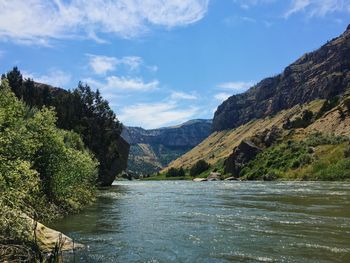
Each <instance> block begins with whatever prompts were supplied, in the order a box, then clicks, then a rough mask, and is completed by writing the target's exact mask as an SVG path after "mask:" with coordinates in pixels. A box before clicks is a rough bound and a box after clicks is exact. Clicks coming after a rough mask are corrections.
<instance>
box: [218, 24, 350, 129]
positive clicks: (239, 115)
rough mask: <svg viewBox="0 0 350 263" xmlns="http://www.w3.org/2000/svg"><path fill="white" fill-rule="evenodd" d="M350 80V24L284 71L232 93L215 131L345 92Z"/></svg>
mask: <svg viewBox="0 0 350 263" xmlns="http://www.w3.org/2000/svg"><path fill="white" fill-rule="evenodd" d="M349 83H350V25H349V26H348V28H347V30H346V31H345V32H344V33H343V34H342V35H341V36H339V37H337V38H335V39H333V40H331V41H329V42H328V43H327V44H325V45H323V46H322V47H321V48H320V49H318V50H316V51H314V52H311V53H308V54H305V55H304V56H302V57H301V58H300V59H298V60H297V61H296V62H294V63H293V64H291V65H289V66H288V67H287V68H286V69H285V70H284V71H283V73H281V74H279V75H277V76H275V77H271V78H266V79H264V80H262V81H261V82H260V83H258V84H257V85H255V86H254V87H252V88H251V89H249V90H248V91H247V92H245V93H243V94H238V95H233V96H231V97H230V98H228V99H227V100H226V101H224V102H223V103H222V104H221V105H220V106H219V107H218V109H217V111H216V112H215V115H214V119H213V130H214V131H221V130H226V129H232V128H235V127H238V126H240V125H242V124H244V123H247V122H249V121H251V120H252V119H259V118H264V117H266V116H269V115H273V114H276V113H277V112H279V111H281V110H283V109H289V108H292V107H293V106H295V105H297V104H304V103H307V102H310V101H312V100H315V99H327V98H330V97H333V96H335V95H339V94H342V93H343V92H344V91H345V90H346V88H348V87H349Z"/></svg>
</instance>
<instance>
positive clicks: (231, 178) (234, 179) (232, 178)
mask: <svg viewBox="0 0 350 263" xmlns="http://www.w3.org/2000/svg"><path fill="white" fill-rule="evenodd" d="M237 180H238V179H237V178H236V177H233V176H231V177H228V178H226V179H225V181H237Z"/></svg>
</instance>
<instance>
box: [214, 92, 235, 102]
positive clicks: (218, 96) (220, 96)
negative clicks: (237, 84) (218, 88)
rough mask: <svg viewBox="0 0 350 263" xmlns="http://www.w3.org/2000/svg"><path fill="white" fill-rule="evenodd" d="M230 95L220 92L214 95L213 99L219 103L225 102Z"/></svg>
mask: <svg viewBox="0 0 350 263" xmlns="http://www.w3.org/2000/svg"><path fill="white" fill-rule="evenodd" d="M231 96H232V94H231V93H227V92H220V93H217V94H215V95H214V98H215V99H217V100H219V101H224V100H227V99H228V98H229V97H231Z"/></svg>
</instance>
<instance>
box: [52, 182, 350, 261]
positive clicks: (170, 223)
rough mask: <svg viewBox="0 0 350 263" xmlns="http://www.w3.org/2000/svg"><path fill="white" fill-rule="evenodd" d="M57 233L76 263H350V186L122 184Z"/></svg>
mask: <svg viewBox="0 0 350 263" xmlns="http://www.w3.org/2000/svg"><path fill="white" fill-rule="evenodd" d="M53 227H54V228H56V229H58V230H60V231H63V232H64V233H65V234H68V235H69V236H71V237H73V238H74V239H75V240H76V242H79V243H83V244H86V245H88V249H86V250H84V251H80V252H77V253H76V255H75V262H191V263H192V262H350V183H341V182H336V183H329V182H282V183H281V182H266V183H265V182H264V183H262V182H202V183H193V182H183V181H177V182H117V183H116V185H115V186H113V187H112V188H111V189H108V190H103V191H101V192H100V194H99V198H98V200H97V202H96V203H95V204H94V205H93V206H91V207H89V208H88V209H86V210H85V211H84V212H83V213H81V214H78V215H73V216H70V217H67V218H65V219H64V220H61V221H60V222H56V223H55V224H54V225H53ZM65 261H67V262H73V256H72V255H70V256H69V255H68V256H65Z"/></svg>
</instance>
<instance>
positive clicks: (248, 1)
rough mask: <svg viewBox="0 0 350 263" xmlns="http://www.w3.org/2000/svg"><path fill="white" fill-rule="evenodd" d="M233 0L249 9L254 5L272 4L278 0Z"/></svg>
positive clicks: (243, 7)
mask: <svg viewBox="0 0 350 263" xmlns="http://www.w3.org/2000/svg"><path fill="white" fill-rule="evenodd" d="M233 2H234V3H235V4H238V5H239V6H240V7H241V8H242V9H245V10H248V9H250V8H252V7H253V6H257V5H261V4H270V3H273V2H276V0H233Z"/></svg>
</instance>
